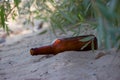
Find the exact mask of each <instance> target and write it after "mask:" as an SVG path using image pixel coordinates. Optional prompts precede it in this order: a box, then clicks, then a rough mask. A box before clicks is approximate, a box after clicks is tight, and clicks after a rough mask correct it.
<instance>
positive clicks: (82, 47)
mask: <svg viewBox="0 0 120 80" xmlns="http://www.w3.org/2000/svg"><path fill="white" fill-rule="evenodd" d="M89 44H90V41H89V42H87V43H86V44H85V45H84V46H82V48H81V50H83V49H84V48H86V47H87V46H88V45H89Z"/></svg>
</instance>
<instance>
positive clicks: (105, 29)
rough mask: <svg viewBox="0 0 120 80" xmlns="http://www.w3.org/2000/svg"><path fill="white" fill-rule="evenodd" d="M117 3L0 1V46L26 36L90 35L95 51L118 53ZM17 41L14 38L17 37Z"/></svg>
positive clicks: (107, 0) (119, 17) (92, 0)
mask: <svg viewBox="0 0 120 80" xmlns="http://www.w3.org/2000/svg"><path fill="white" fill-rule="evenodd" d="M119 3H120V0H0V44H1V43H4V42H5V41H6V38H7V37H16V35H25V34H28V33H31V34H34V33H37V34H40V35H42V34H45V33H46V32H48V31H50V33H53V34H54V35H55V36H56V37H58V35H62V36H63V35H69V36H79V35H85V34H94V35H95V36H96V37H97V38H98V43H99V47H102V48H104V49H110V48H114V47H115V48H117V49H120V23H119V22H120V5H119ZM17 39H18V36H17Z"/></svg>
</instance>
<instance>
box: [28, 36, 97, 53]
mask: <svg viewBox="0 0 120 80" xmlns="http://www.w3.org/2000/svg"><path fill="white" fill-rule="evenodd" d="M90 36H91V37H93V38H92V39H90V40H89V41H80V40H81V39H83V38H86V37H90ZM92 42H93V43H94V46H93V47H94V50H96V49H97V38H96V37H95V36H94V35H84V36H77V37H70V38H61V39H56V40H55V41H54V42H53V44H51V45H47V46H42V47H39V48H32V49H30V53H31V55H48V54H54V55H56V54H58V53H60V52H64V51H88V50H92V46H91V45H92ZM86 44H88V45H87V46H86V47H84V48H83V46H85V45H86ZM81 48H83V49H81Z"/></svg>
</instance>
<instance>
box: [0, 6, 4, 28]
mask: <svg viewBox="0 0 120 80" xmlns="http://www.w3.org/2000/svg"><path fill="white" fill-rule="evenodd" d="M0 16H1V24H2V26H3V29H5V9H4V6H1V11H0Z"/></svg>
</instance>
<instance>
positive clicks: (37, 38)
mask: <svg viewBox="0 0 120 80" xmlns="http://www.w3.org/2000/svg"><path fill="white" fill-rule="evenodd" d="M51 36H52V37H51ZM53 39H55V37H54V36H53V35H51V34H50V33H49V31H48V32H47V33H45V34H42V35H39V34H36V33H35V34H33V33H32V34H31V33H29V34H23V35H22V37H21V35H16V36H15V37H8V38H7V40H6V42H5V43H4V44H2V45H1V46H0V80H119V79H120V52H119V51H118V52H116V49H111V50H108V51H104V50H97V51H95V52H92V51H85V52H80V51H79V52H76V51H66V52H62V53H60V54H57V55H55V56H53V55H39V56H31V55H30V53H29V50H30V48H33V47H39V46H42V45H47V44H50V42H51V41H52V40H53ZM99 54H104V56H102V57H98V55H99ZM97 57H98V58H97ZM95 58H97V59H95Z"/></svg>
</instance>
